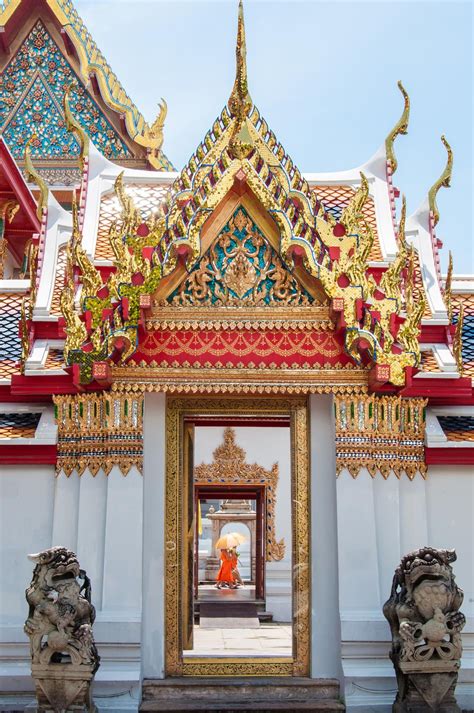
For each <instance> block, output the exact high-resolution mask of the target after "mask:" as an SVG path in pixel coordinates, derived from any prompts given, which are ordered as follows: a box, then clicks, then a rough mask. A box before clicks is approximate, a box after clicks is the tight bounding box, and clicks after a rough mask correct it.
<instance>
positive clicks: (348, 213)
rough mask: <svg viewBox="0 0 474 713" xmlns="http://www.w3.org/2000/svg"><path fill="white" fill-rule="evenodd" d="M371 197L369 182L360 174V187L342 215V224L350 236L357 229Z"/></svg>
mask: <svg viewBox="0 0 474 713" xmlns="http://www.w3.org/2000/svg"><path fill="white" fill-rule="evenodd" d="M368 197H369V182H368V181H367V178H366V176H365V174H364V173H362V171H361V172H360V186H359V188H358V189H357V191H356V192H355V193H354V195H353V196H352V198H351V200H350V201H349V203H348V204H347V206H346V207H345V208H344V210H343V211H342V214H341V223H342V224H343V225H344V227H345V229H346V233H347V234H348V235H350V234H351V233H353V232H354V229H355V228H356V226H357V224H358V222H359V219H360V215H361V211H362V208H363V207H364V204H365V202H366V200H367V198H368Z"/></svg>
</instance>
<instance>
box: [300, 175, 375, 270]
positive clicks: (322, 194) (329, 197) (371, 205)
mask: <svg viewBox="0 0 474 713" xmlns="http://www.w3.org/2000/svg"><path fill="white" fill-rule="evenodd" d="M313 190H314V191H315V193H316V195H317V196H318V199H319V200H320V201H321V202H322V204H323V206H324V208H325V210H326V211H328V212H329V213H332V215H333V216H334V217H335V218H336V219H337V220H339V218H340V217H341V213H342V211H343V210H344V208H346V206H347V205H348V204H349V201H350V200H351V198H352V197H353V196H354V193H355V190H354V188H352V186H315V187H314V189H313ZM362 214H363V216H364V218H365V219H366V221H367V223H368V225H369V226H370V227H371V228H372V230H373V231H374V238H375V239H374V244H373V246H372V250H371V253H370V260H373V261H377V260H383V256H382V250H381V248H380V241H379V235H378V231H377V218H376V216H375V202H374V199H373V198H372V196H369V197H368V198H367V200H366V202H365V204H364V207H363V209H362Z"/></svg>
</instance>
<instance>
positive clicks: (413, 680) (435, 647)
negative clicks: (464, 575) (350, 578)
mask: <svg viewBox="0 0 474 713" xmlns="http://www.w3.org/2000/svg"><path fill="white" fill-rule="evenodd" d="M455 561H456V553H455V551H454V550H437V549H434V548H432V547H423V548H421V549H419V550H416V551H414V552H410V553H409V554H407V555H405V557H403V559H402V560H401V562H400V565H399V566H398V567H397V569H396V570H395V574H394V577H393V582H392V590H391V593H390V598H389V599H388V601H387V602H386V603H385V605H384V608H383V612H384V615H385V618H386V619H387V621H388V622H389V624H390V629H391V632H392V649H391V653H390V658H391V659H392V662H393V665H394V667H395V672H396V675H397V682H398V693H397V698H396V701H395V704H394V707H393V711H394V713H404V712H405V711H406V712H407V713H422V711H439V712H440V713H441V712H442V713H457V712H458V711H459V710H460V709H459V707H458V706H457V704H456V701H455V698H454V689H455V686H456V681H457V676H458V673H457V672H458V669H459V665H460V659H461V654H462V644H461V630H462V628H463V626H464V624H465V622H466V619H465V617H464V614H462V613H461V612H460V611H459V608H460V606H461V604H462V601H463V592H462V590H461V589H460V588H459V587H458V586H457V584H456V583H455V581H454V579H455V578H454V574H453V570H452V567H451V563H452V562H455Z"/></svg>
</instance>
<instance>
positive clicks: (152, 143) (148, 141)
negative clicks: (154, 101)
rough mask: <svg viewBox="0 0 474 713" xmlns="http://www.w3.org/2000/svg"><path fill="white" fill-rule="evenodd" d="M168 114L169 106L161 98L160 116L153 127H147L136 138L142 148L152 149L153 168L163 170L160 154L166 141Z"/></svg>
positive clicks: (150, 153)
mask: <svg viewBox="0 0 474 713" xmlns="http://www.w3.org/2000/svg"><path fill="white" fill-rule="evenodd" d="M167 114H168V105H167V103H166V102H165V100H164V99H163V97H162V98H161V102H160V103H159V104H158V115H157V117H156V119H155V121H154V122H153V124H152V125H151V126H148V125H147V126H146V128H145V130H144V131H143V134H141V135H137V136H135V141H136V142H137V144H140V146H145V148H147V149H150V151H149V155H148V160H149V162H150V163H151V165H152V166H153V168H156V169H160V168H162V165H161V162H160V159H159V154H160V151H161V147H162V146H163V141H164V133H163V132H164V128H165V120H166V116H167Z"/></svg>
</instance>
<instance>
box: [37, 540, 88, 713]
mask: <svg viewBox="0 0 474 713" xmlns="http://www.w3.org/2000/svg"><path fill="white" fill-rule="evenodd" d="M28 557H29V559H31V560H33V562H35V563H36V566H35V569H34V571H33V578H32V580H31V583H30V586H29V587H28V588H27V590H26V592H25V595H26V600H27V602H28V604H29V613H28V619H27V620H26V622H25V633H26V634H27V635H28V637H29V639H30V651H31V663H32V676H33V678H34V679H35V683H36V693H37V698H38V703H39V704H40V707H41V708H40V709H41V710H54V711H63V710H66V709H69V707H70V706H73V708H71V710H72V709H74V710H95V709H94V707H93V704H92V702H91V699H90V683H91V681H92V678H93V676H94V674H95V672H96V671H97V669H98V668H99V661H100V658H99V655H98V653H97V649H96V646H95V643H94V637H93V634H92V624H93V623H94V619H95V609H94V607H93V605H92V604H91V587H90V580H89V578H88V577H87V574H86V573H85V571H84V570H82V569H80V566H79V562H78V560H77V557H76V555H75V554H74V552H72V551H71V550H68V549H67V548H66V547H52V548H50V549H48V550H44V551H43V552H39V553H37V554H32V555H28Z"/></svg>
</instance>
